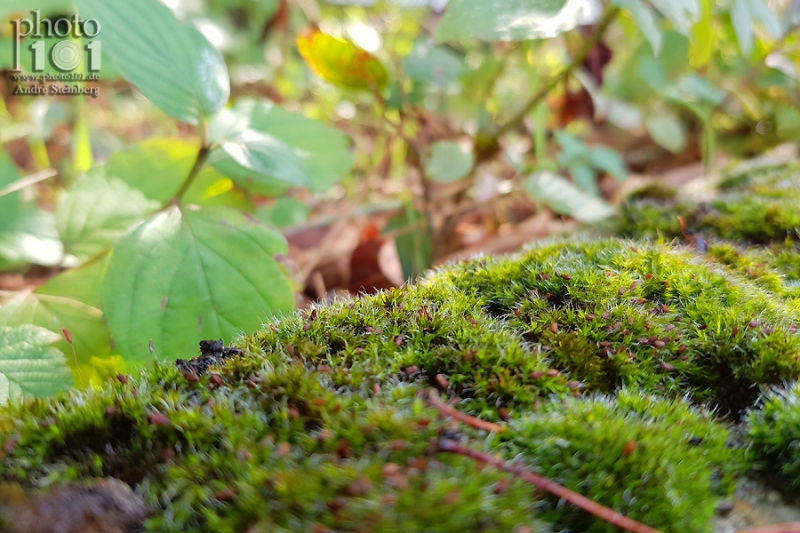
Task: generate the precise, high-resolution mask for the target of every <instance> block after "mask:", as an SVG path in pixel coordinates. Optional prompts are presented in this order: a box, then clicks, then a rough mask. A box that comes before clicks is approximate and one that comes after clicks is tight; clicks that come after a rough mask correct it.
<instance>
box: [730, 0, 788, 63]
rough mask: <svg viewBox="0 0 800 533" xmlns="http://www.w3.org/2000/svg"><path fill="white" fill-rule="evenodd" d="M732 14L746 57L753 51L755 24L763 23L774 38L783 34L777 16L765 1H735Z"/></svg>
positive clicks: (737, 35) (738, 38)
mask: <svg viewBox="0 0 800 533" xmlns="http://www.w3.org/2000/svg"><path fill="white" fill-rule="evenodd" d="M730 14H731V23H732V24H733V29H734V31H735V32H736V39H737V40H738V41H739V47H740V48H741V49H742V53H743V54H744V55H750V52H751V51H752V50H753V36H754V33H753V22H755V21H758V22H761V24H763V25H764V29H766V30H767V32H768V33H769V34H770V36H771V37H773V38H778V37H780V36H781V35H782V34H783V29H782V27H781V23H780V21H779V20H778V17H777V15H775V13H774V12H773V11H772V10H771V9H770V8H769V6H767V4H765V3H764V1H763V0H733V5H732V6H731V10H730Z"/></svg>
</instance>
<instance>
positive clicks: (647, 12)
mask: <svg viewBox="0 0 800 533" xmlns="http://www.w3.org/2000/svg"><path fill="white" fill-rule="evenodd" d="M612 4H614V5H615V6H618V7H621V8H622V9H625V10H626V11H628V12H629V13H630V14H631V15H632V16H633V20H635V21H636V24H637V25H638V26H639V29H640V30H641V31H642V34H643V35H644V36H645V38H646V39H647V40H648V41H649V42H650V46H652V47H653V53H654V54H655V55H658V54H659V53H660V52H661V44H662V43H663V41H664V34H663V33H662V32H661V28H660V27H659V26H658V21H657V20H656V14H655V12H654V11H653V8H651V7H650V6H649V5H647V4H646V3H645V2H643V1H642V0H613V2H612Z"/></svg>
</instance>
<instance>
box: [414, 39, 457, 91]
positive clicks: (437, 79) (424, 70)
mask: <svg viewBox="0 0 800 533" xmlns="http://www.w3.org/2000/svg"><path fill="white" fill-rule="evenodd" d="M403 71H404V72H405V73H406V75H407V76H408V77H409V78H411V79H412V80H416V81H421V82H423V83H427V84H428V85H431V86H434V87H438V88H440V89H443V90H446V89H448V88H450V87H452V86H454V85H455V84H456V82H457V81H458V78H459V76H461V74H462V73H463V72H464V62H463V61H462V60H461V58H460V57H458V56H457V55H456V54H454V53H453V52H451V51H450V50H447V49H445V48H442V47H440V46H431V45H429V44H427V43H425V42H424V41H418V42H417V43H416V44H415V45H414V48H413V49H412V50H411V52H410V53H409V54H408V55H407V56H406V57H405V58H404V59H403Z"/></svg>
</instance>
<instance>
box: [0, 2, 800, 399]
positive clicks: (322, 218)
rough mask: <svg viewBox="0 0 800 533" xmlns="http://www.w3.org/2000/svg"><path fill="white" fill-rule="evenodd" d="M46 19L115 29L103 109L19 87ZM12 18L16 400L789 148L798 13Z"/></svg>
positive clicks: (196, 9)
mask: <svg viewBox="0 0 800 533" xmlns="http://www.w3.org/2000/svg"><path fill="white" fill-rule="evenodd" d="M32 9H39V10H40V12H41V16H42V18H49V20H52V21H56V20H59V19H61V18H70V17H72V15H73V13H75V12H76V10H77V11H78V12H79V13H80V15H81V16H82V17H83V19H87V18H92V17H94V18H96V19H97V20H100V21H101V23H102V30H101V32H100V34H99V35H98V37H97V39H99V40H100V41H101V42H102V46H103V53H104V56H103V63H102V69H101V71H100V76H99V78H100V79H99V80H98V81H95V82H91V83H90V85H92V86H96V87H97V88H98V89H99V94H98V96H97V97H90V96H80V97H76V96H20V95H16V94H14V92H15V88H16V87H17V86H18V85H20V84H23V85H24V83H23V82H21V81H20V80H19V79H18V78H16V76H18V75H19V74H20V73H19V72H14V71H12V68H13V60H14V58H13V52H12V50H13V46H12V41H13V39H14V35H13V34H12V31H13V30H12V29H13V25H12V24H11V23H10V22H11V21H12V20H14V19H18V18H22V17H29V16H30V11H31V10H32ZM0 19H2V20H3V24H2V26H0V70H2V78H1V79H0V89H2V91H3V99H2V100H0V144H1V145H2V150H0V272H1V273H0V389H2V390H3V392H2V394H0V398H13V397H16V396H21V395H22V396H24V395H33V396H36V395H43V394H49V393H52V392H53V391H54V390H57V389H58V388H59V387H63V386H69V385H71V384H73V382H75V383H76V384H77V385H79V386H86V385H88V384H91V383H100V382H102V381H103V380H104V379H106V378H107V377H108V376H113V375H114V374H116V373H117V372H119V371H122V370H124V369H125V368H126V367H130V366H132V365H137V364H142V363H146V362H148V361H149V360H151V359H152V358H176V357H184V358H186V357H189V356H191V355H192V354H193V353H194V351H195V348H194V347H195V346H196V343H197V341H198V340H199V339H201V338H220V337H222V338H224V339H225V340H226V341H228V340H230V339H231V338H232V337H233V336H235V335H237V334H238V333H240V332H242V331H247V330H252V329H255V328H257V327H258V326H259V325H260V324H261V322H262V321H263V320H265V319H267V317H269V316H273V315H276V314H282V313H286V312H290V311H291V309H293V308H294V307H295V306H304V305H307V304H308V302H310V301H313V300H317V299H319V300H326V299H330V298H332V297H335V296H336V295H338V294H342V293H343V292H350V293H356V292H361V291H367V292H372V291H375V290H380V289H383V288H387V287H391V286H396V285H399V284H402V283H403V282H404V281H405V280H407V279H410V278H413V277H415V276H417V275H419V274H421V273H422V272H424V271H425V270H426V269H427V268H429V267H430V266H432V265H434V264H437V263H440V262H443V261H448V260H452V259H454V258H456V257H460V256H463V255H468V254H471V253H475V252H476V251H478V250H488V251H492V252H506V251H510V250H513V249H516V248H518V247H519V246H520V245H522V244H523V243H525V242H527V241H529V240H531V239H533V238H537V237H542V236H545V235H549V234H552V233H558V232H563V231H567V230H569V229H571V228H573V227H575V224H577V223H579V222H589V223H595V222H597V221H600V220H602V219H604V218H606V217H609V216H611V215H613V213H614V206H615V204H617V203H618V202H619V201H620V200H621V198H623V197H624V195H625V194H626V193H627V192H629V191H630V190H632V189H633V188H635V186H636V185H641V184H642V183H643V182H644V183H646V182H648V181H649V180H652V179H655V178H657V177H661V178H663V179H666V181H667V182H668V183H669V180H670V179H672V180H673V182H675V181H677V182H680V181H681V180H685V179H687V176H693V175H697V174H699V173H701V172H703V171H707V170H709V169H711V168H714V167H715V166H719V165H722V164H724V163H725V161H727V160H729V159H736V158H744V157H750V156H754V155H757V154H760V153H763V152H765V151H767V150H770V149H772V148H774V147H776V146H778V145H780V144H783V143H795V144H796V143H797V141H798V138H800V91H798V72H799V71H800V35H799V33H800V32H798V31H797V28H798V24H800V3H798V2H797V0H793V1H792V2H790V1H788V0H732V1H728V0H721V1H718V2H717V1H711V0H675V1H668V0H652V1H647V0H612V1H610V2H601V1H600V0H450V1H449V2H448V1H447V0H430V1H424V0H405V1H401V0H396V1H388V0H386V1H374V2H369V1H361V2H359V1H336V2H334V1H327V2H323V1H317V0H169V1H166V0H165V1H164V2H163V3H159V2H157V1H156V0H141V1H137V2H131V3H129V4H127V3H125V2H121V1H119V2H101V1H99V0H79V1H78V2H77V5H76V4H75V3H74V2H73V1H71V0H40V1H39V2H37V3H36V4H35V5H33V4H31V3H30V2H29V1H27V0H10V1H8V0H7V1H5V2H4V3H3V5H2V6H0ZM25 42H26V41H25V40H23V41H22V43H23V47H24V45H25ZM46 44H47V46H48V47H49V46H51V44H52V43H46ZM22 56H23V61H22V63H23V71H24V72H31V70H30V68H31V66H30V58H29V57H28V55H26V54H25V53H23V54H22ZM80 68H82V69H84V70H83V71H82V72H86V70H85V67H83V66H82V67H80ZM24 72H23V73H24ZM45 72H54V71H52V70H46V71H45ZM670 176H671V178H670ZM62 328H66V330H67V332H68V334H67V337H68V338H67V337H65V336H64V335H65V334H64V333H63V332H62ZM55 334H57V335H58V339H59V340H56V337H55V336H54V335H55ZM21 339H22V340H21ZM25 339H27V340H25ZM12 348H13V349H12ZM4 349H5V351H4ZM73 350H74V351H73ZM59 352H60V354H61V355H59ZM5 353H16V354H18V356H17V359H20V360H22V361H23V362H24V364H22V365H21V366H20V363H19V361H16V362H14V364H11V362H10V360H9V359H8V357H7V358H6V359H5V360H4V359H3V356H2V354H5ZM20 354H21V355H20ZM9 357H10V356H9ZM66 369H68V370H69V371H67V370H66ZM43 376H44V377H43Z"/></svg>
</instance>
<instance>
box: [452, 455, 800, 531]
mask: <svg viewBox="0 0 800 533" xmlns="http://www.w3.org/2000/svg"><path fill="white" fill-rule="evenodd" d="M439 450H440V451H442V452H448V453H455V454H458V455H464V456H466V457H470V458H472V459H475V460H476V461H480V462H482V463H485V464H488V465H491V466H493V467H495V468H497V469H499V470H503V471H504V472H508V473H509V474H512V475H514V476H515V477H518V478H520V479H524V480H525V481H527V482H528V483H530V484H531V485H533V486H535V487H537V488H539V489H541V490H546V491H547V492H549V493H550V494H553V495H554V496H557V497H559V498H561V499H562V500H565V501H567V502H569V503H571V504H572V505H574V506H576V507H580V508H581V509H583V510H584V511H586V512H588V513H591V514H593V515H594V516H596V517H597V518H600V519H601V520H605V521H606V522H608V523H609V524H613V525H615V526H617V527H620V528H622V529H624V530H625V531H631V532H632V533H661V532H660V531H659V530H657V529H653V528H652V527H650V526H646V525H644V524H642V523H640V522H637V521H636V520H633V519H631V518H628V517H627V516H624V515H621V514H619V513H618V512H616V511H613V510H612V509H609V508H608V507H604V506H602V505H600V504H599V503H597V502H595V501H594V500H590V499H589V498H587V497H586V496H581V495H580V494H578V493H577V492H573V491H571V490H569V489H568V488H566V487H563V486H561V485H559V484H558V483H556V482H555V481H550V480H549V479H547V478H544V477H542V476H539V475H537V474H534V473H533V472H529V471H528V470H525V469H524V468H522V467H520V466H516V465H513V464H511V463H508V462H506V461H503V460H502V459H498V458H497V457H493V456H491V455H489V454H486V453H483V452H479V451H477V450H473V449H471V448H467V447H466V446H462V445H460V444H458V443H457V442H453V441H448V440H441V441H439ZM740 533H741V532H740ZM750 533H752V532H750ZM758 533H763V532H758ZM768 533H777V532H768ZM793 533H794V532H793Z"/></svg>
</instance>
